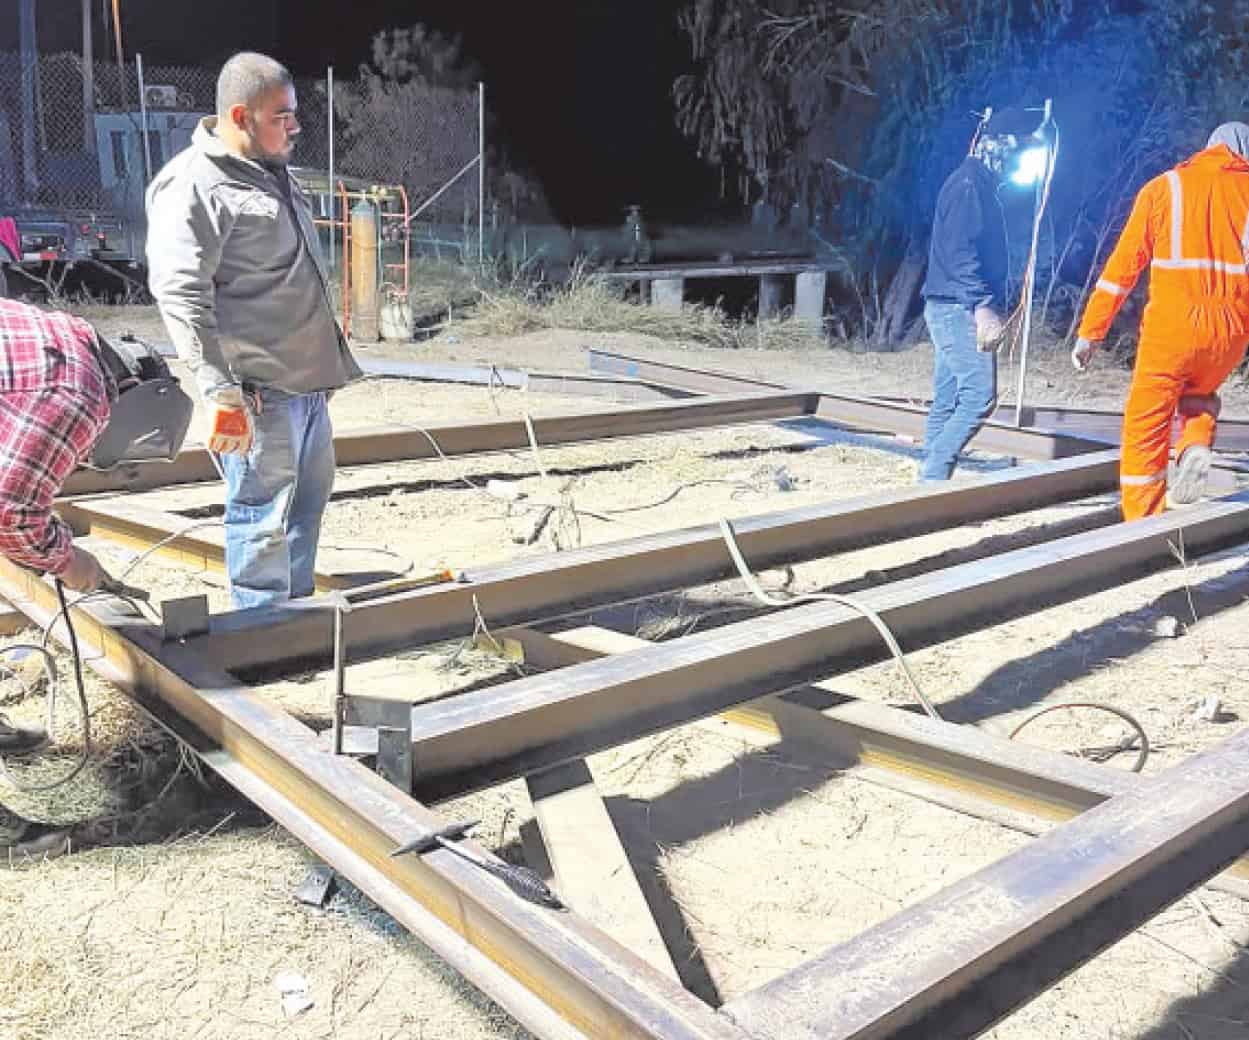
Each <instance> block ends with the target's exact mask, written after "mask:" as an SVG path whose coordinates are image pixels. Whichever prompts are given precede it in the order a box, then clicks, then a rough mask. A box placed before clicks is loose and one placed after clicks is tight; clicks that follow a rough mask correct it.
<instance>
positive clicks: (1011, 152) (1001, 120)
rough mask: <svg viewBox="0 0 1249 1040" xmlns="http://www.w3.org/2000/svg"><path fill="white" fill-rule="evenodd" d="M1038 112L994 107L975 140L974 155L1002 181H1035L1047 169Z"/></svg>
mask: <svg viewBox="0 0 1249 1040" xmlns="http://www.w3.org/2000/svg"><path fill="white" fill-rule="evenodd" d="M1040 123H1041V119H1040V118H1039V117H1038V116H1037V115H1036V113H1030V112H1026V111H1024V110H1023V109H1022V108H1015V107H1013V106H1012V107H1009V108H1003V109H998V110H994V109H990V110H989V112H988V113H987V114H986V117H985V118H984V119H982V120H981V122H980V127H979V129H978V130H977V132H976V138H975V140H974V142H973V143H972V155H974V156H975V157H976V158H977V159H979V160H980V161H981V162H982V163H983V164H984V165H985V166H986V167H987V168H988V169H989V171H990V172H991V173H993V174H995V175H996V176H997V177H998V178H999V179H1000V180H1002V181H1010V182H1011V183H1013V184H1017V185H1019V186H1025V185H1028V184H1033V183H1035V182H1036V180H1037V179H1038V178H1039V176H1041V175H1043V174H1044V172H1045V164H1046V162H1047V161H1048V152H1047V149H1046V144H1045V139H1044V136H1043V134H1042V132H1041V128H1040Z"/></svg>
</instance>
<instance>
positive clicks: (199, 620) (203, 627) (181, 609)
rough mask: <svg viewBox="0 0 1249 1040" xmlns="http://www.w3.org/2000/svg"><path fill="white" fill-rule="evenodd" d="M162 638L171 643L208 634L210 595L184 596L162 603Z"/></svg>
mask: <svg viewBox="0 0 1249 1040" xmlns="http://www.w3.org/2000/svg"><path fill="white" fill-rule="evenodd" d="M160 619H161V638H162V639H164V641H165V642H167V643H169V642H172V641H173V640H175V639H190V638H191V637H192V636H204V635H207V634H208V629H209V623H208V597H207V596H205V595H199V596H182V597H180V598H178V599H167V600H165V601H164V602H163V603H161V605H160Z"/></svg>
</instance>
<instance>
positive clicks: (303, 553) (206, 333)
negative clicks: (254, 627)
mask: <svg viewBox="0 0 1249 1040" xmlns="http://www.w3.org/2000/svg"><path fill="white" fill-rule="evenodd" d="M296 105H297V99H296V97H295V87H294V84H293V82H292V80H291V75H290V73H289V72H288V71H287V70H286V69H285V68H284V67H283V66H282V65H281V64H279V63H278V62H276V61H274V60H273V59H272V58H269V57H266V56H265V55H262V54H253V53H242V54H236V55H235V56H234V57H233V58H231V59H230V60H229V61H228V62H226V64H225V66H224V67H223V68H222V70H221V75H220V77H219V78H218V80H217V115H216V117H215V118H214V117H208V118H206V119H204V120H203V121H202V122H201V123H200V126H199V127H198V128H197V129H196V131H195V135H194V138H193V140H192V143H191V146H190V147H189V148H187V149H186V150H185V151H183V152H182V153H180V154H179V155H177V156H176V157H175V158H173V159H172V160H170V162H169V163H168V164H167V165H166V166H165V167H164V168H163V169H162V170H161V171H160V173H158V174H157V176H156V178H155V179H154V180H153V182H152V184H151V186H150V187H149V188H148V193H147V216H148V237H147V257H148V266H149V273H150V283H151V288H152V294H153V296H155V297H156V302H157V304H158V306H159V307H160V312H161V317H162V318H163V319H164V321H165V325H166V327H167V328H168V329H169V334H170V336H171V337H172V339H173V342H174V346H175V347H176V348H177V351H178V356H179V357H180V358H182V359H183V360H184V361H186V362H187V363H188V364H189V365H190V367H191V369H192V371H193V373H194V375H195V381H196V385H197V386H198V388H199V391H200V394H201V395H202V397H203V399H204V403H205V404H206V405H207V406H208V410H209V437H208V447H209V450H211V451H213V452H214V453H216V457H217V459H218V461H219V463H220V466H221V469H222V473H223V475H224V477H225V482H226V500H225V524H226V566H227V570H228V571H229V575H230V594H231V598H232V600H233V603H234V606H235V607H239V608H242V607H254V606H262V605H264V604H268V603H275V602H280V601H282V600H285V599H288V598H290V597H294V596H307V595H311V593H312V591H313V573H314V567H315V563H316V554H317V540H318V537H319V534H320V529H321V517H322V514H323V513H324V511H325V507H326V505H327V503H328V502H329V497H330V489H331V486H332V485H333V480H334V442H333V432H332V430H331V427H330V418H329V411H328V406H327V402H328V395H329V394H330V393H332V392H333V391H334V390H336V389H338V388H339V387H341V386H343V385H344V384H345V383H347V382H349V381H350V380H352V379H355V378H356V377H358V376H359V375H360V369H359V367H358V366H357V365H356V362H355V360H354V359H353V358H352V356H351V353H350V351H349V350H348V348H347V343H346V341H345V339H344V338H343V335H342V332H341V331H340V329H339V327H338V323H337V322H336V320H335V318H334V311H333V307H332V305H331V303H330V299H329V292H328V286H329V276H328V272H327V271H326V268H325V264H324V260H323V259H322V257H321V253H320V246H319V243H318V241H317V234H316V228H315V226H314V225H313V221H312V212H311V209H310V207H309V206H308V203H307V200H306V199H305V198H304V197H303V195H302V193H301V191H300V189H299V187H298V185H297V184H296V183H295V181H294V180H293V178H292V177H291V175H290V173H289V172H288V170H287V168H286V164H287V162H288V161H289V159H290V156H291V152H292V149H293V145H294V142H295V138H296V137H297V136H298V134H299V122H298V120H297V119H296V115H295V110H296Z"/></svg>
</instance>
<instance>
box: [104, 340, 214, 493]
mask: <svg viewBox="0 0 1249 1040" xmlns="http://www.w3.org/2000/svg"><path fill="white" fill-rule="evenodd" d="M97 342H98V344H99V353H100V359H101V360H102V361H103V362H104V364H105V366H106V367H107V368H108V370H109V371H110V372H111V373H112V374H113V379H114V380H115V381H116V383H117V400H116V401H114V402H113V407H112V410H111V412H110V414H109V418H108V424H107V425H106V426H105V427H104V432H103V433H101V434H100V436H99V439H98V440H97V441H96V442H95V445H94V446H93V447H92V449H91V451H90V453H89V455H88V456H87V459H86V461H85V463H84V464H85V465H87V466H89V467H90V468H91V469H112V468H113V467H114V466H116V465H118V464H119V463H122V462H155V461H164V462H172V461H173V460H174V458H176V457H177V454H178V452H179V451H180V450H181V449H182V442H183V441H184V440H185V439H186V433H187V430H188V429H189V427H190V425H191V413H192V411H194V405H193V404H192V403H191V399H190V398H189V397H188V396H187V395H186V394H185V393H184V392H183V390H182V387H181V386H180V385H179V384H178V380H177V378H176V377H175V376H174V375H173V373H171V372H170V371H169V365H168V364H166V362H165V359H164V358H163V357H161V356H160V353H159V352H158V351H157V350H156V348H155V347H153V346H151V345H150V344H148V343H145V342H143V340H141V339H138V338H136V337H134V336H122V337H120V338H118V339H114V340H111V341H110V340H106V339H105V338H104V337H103V336H97Z"/></svg>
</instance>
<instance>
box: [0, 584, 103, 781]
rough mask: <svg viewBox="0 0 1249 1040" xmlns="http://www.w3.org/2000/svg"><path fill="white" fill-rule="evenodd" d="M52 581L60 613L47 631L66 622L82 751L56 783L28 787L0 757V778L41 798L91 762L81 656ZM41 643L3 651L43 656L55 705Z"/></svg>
mask: <svg viewBox="0 0 1249 1040" xmlns="http://www.w3.org/2000/svg"><path fill="white" fill-rule="evenodd" d="M55 581H56V598H57V600H58V601H59V602H60V606H61V609H60V612H59V613H58V614H57V615H56V617H54V618H53V619H52V622H51V624H50V625H49V631H50V630H51V625H54V624H55V623H56V621H57V620H58V619H59V618H61V617H64V618H65V628H66V630H67V631H68V633H69V649H70V656H71V657H72V658H73V662H74V687H75V690H76V692H77V694H78V705H77V706H78V721H79V726H80V732H81V735H82V748H81V750H80V751H79V753H78V757H77V759H76V761H75V763H74V766H73V768H71V769H70V770H69V772H68V773H66V774H65V775H64V776H61V777H58V778H57V779H56V780H52V781H49V782H47V783H42V784H27V783H24V782H22V781H20V780H18V779H17V778H16V777H15V776H14V775H13V773H12V772H11V770H10V769H9V767H8V764H7V763H6V762H5V761H4V759H3V758H2V757H0V774H3V776H4V778H5V780H6V781H7V782H8V783H9V784H11V785H12V786H13V787H14V788H16V789H17V790H18V791H21V792H23V793H24V794H42V793H46V792H48V791H55V790H56V789H57V788H59V787H64V786H65V785H66V784H68V783H69V782H70V781H71V780H73V779H74V778H75V777H77V776H78V774H79V773H81V772H82V771H83V770H84V769H85V768H86V767H87V763H88V762H90V760H91V715H90V708H89V707H88V705H87V686H86V683H85V682H84V681H83V677H82V652H81V650H80V648H79V646H78V633H77V632H75V631H74V623H73V621H72V620H71V619H70V615H69V604H68V603H67V602H66V600H65V586H64V585H62V584H61V579H60V578H57V579H55ZM76 602H77V601H76ZM44 643H45V645H43V646H35V645H33V644H16V645H14V646H9V647H5V650H6V651H9V650H17V649H19V648H20V649H29V650H33V651H35V652H37V653H39V654H42V655H43V659H44V662H45V666H46V667H47V668H48V670H49V674H50V676H51V677H52V685H50V686H49V687H48V694H47V695H48V697H50V698H51V699H52V700H53V701H55V691H56V685H55V676H56V661H55V660H54V659H53V657H52V654H51V652H50V651H49V650H48V648H47V645H46V643H47V633H46V632H45V634H44Z"/></svg>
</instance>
